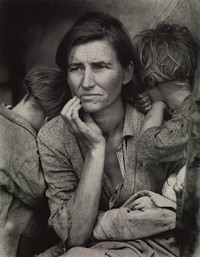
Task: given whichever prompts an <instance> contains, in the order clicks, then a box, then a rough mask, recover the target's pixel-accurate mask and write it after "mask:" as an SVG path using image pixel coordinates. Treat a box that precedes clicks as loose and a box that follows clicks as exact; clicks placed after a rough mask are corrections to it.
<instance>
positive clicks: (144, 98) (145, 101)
mask: <svg viewBox="0 0 200 257" xmlns="http://www.w3.org/2000/svg"><path fill="white" fill-rule="evenodd" d="M135 103H136V104H144V103H149V104H151V100H150V98H149V96H145V97H143V98H141V99H139V100H136V101H135Z"/></svg>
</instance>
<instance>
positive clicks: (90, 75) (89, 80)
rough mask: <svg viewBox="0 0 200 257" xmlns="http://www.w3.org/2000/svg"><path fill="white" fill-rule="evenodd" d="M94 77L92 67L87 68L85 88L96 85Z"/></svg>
mask: <svg viewBox="0 0 200 257" xmlns="http://www.w3.org/2000/svg"><path fill="white" fill-rule="evenodd" d="M94 85H95V82H94V77H93V72H92V70H91V69H85V72H84V75H83V79H82V87H83V88H91V87H94Z"/></svg>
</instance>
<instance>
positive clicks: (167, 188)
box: [162, 166, 186, 202]
mask: <svg viewBox="0 0 200 257" xmlns="http://www.w3.org/2000/svg"><path fill="white" fill-rule="evenodd" d="M185 170H186V166H183V168H182V169H180V170H179V171H178V172H176V173H172V174H171V175H170V176H169V177H168V179H167V180H166V181H165V183H164V185H163V188H162V195H163V196H164V197H166V198H168V199H170V200H172V201H173V202H176V193H175V191H174V186H175V184H176V187H177V188H182V185H183V183H184V179H185Z"/></svg>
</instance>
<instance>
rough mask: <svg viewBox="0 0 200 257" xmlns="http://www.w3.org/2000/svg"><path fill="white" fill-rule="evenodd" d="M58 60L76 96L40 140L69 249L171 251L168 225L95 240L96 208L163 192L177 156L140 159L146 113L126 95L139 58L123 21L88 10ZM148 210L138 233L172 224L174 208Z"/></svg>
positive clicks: (54, 222) (83, 252) (57, 220)
mask: <svg viewBox="0 0 200 257" xmlns="http://www.w3.org/2000/svg"><path fill="white" fill-rule="evenodd" d="M56 60H57V64H58V66H59V67H60V68H61V69H63V70H64V71H65V72H66V73H67V81H68V85H69V87H70V90H71V93H72V95H73V98H72V99H71V100H70V101H69V102H68V103H67V104H66V105H65V107H64V108H63V110H62V112H61V115H62V116H59V117H57V118H55V119H53V120H52V121H50V122H49V123H48V124H46V125H45V126H44V127H43V128H42V130H41V131H40V132H39V135H38V144H39V151H40V155H41V161H42V166H43V170H44V174H45V179H46V181H47V184H48V189H47V196H48V198H49V206H50V210H51V216H50V219H49V223H50V225H51V226H53V228H54V230H55V231H56V232H57V234H58V235H59V236H60V238H61V239H62V241H63V242H64V244H65V247H66V248H72V247H74V248H72V249H71V250H69V251H67V252H66V254H65V255H64V256H127V257H128V256H145V257H147V256H152V254H153V253H154V254H155V256H174V255H175V253H176V250H177V249H176V247H175V246H174V240H173V238H172V237H171V232H170V235H169V233H167V235H166V234H162V235H159V236H157V238H155V239H154V238H149V239H146V241H145V240H143V241H140V240H135V241H133V240H132V239H133V238H131V237H130V238H129V241H126V242H114V241H113V242H112V241H105V242H100V243H97V242H96V241H93V240H92V238H91V234H92V232H93V228H94V225H95V221H96V219H97V217H98V215H99V211H108V212H109V210H110V209H113V208H118V207H120V206H121V205H122V204H123V203H124V202H125V201H126V200H127V199H128V198H129V197H130V196H131V195H132V194H133V193H135V192H138V191H140V190H141V189H147V190H152V191H154V192H158V193H160V192H161V188H162V186H163V183H164V181H165V179H166V177H167V175H168V172H169V167H170V172H172V171H173V169H174V168H175V163H170V164H168V163H161V164H151V163H145V162H143V163H139V162H138V161H137V159H136V151H137V141H138V138H139V131H140V126H141V123H142V121H143V114H141V113H139V112H138V111H136V110H135V109H134V107H133V106H131V105H130V104H129V103H128V101H126V94H125V93H126V91H129V92H130V90H129V89H130V88H133V83H132V82H133V79H135V77H136V75H137V72H138V71H137V69H138V63H137V58H136V56H135V54H134V51H133V47H132V45H131V41H130V39H129V37H128V36H127V34H126V32H125V30H124V28H123V25H122V24H121V22H120V21H119V20H117V19H115V18H113V17H112V16H109V15H106V14H102V13H88V14H86V15H84V16H83V17H81V18H80V19H79V20H78V21H77V22H76V23H75V24H74V26H73V27H72V28H71V29H70V30H69V31H68V32H67V33H66V34H65V37H64V38H63V41H62V42H61V44H60V46H59V48H58V51H57V56H56ZM168 207H169V206H168ZM119 210H120V208H119ZM124 215H126V216H127V215H128V211H127V210H126V211H125V213H124ZM149 215H150V216H149ZM149 215H147V216H145V217H144V219H145V220H146V227H145V228H144V229H143V230H142V231H140V230H141V229H140V225H141V224H140V225H138V221H137V220H134V221H132V220H131V221H130V222H133V223H134V227H135V229H136V230H137V231H140V233H139V237H140V238H144V237H147V236H152V235H155V234H158V233H161V232H165V231H168V232H169V230H171V229H173V228H174V227H175V216H176V215H175V212H174V211H173V210H170V209H167V208H166V209H165V208H163V209H161V208H160V209H159V211H158V210H154V211H153V213H152V211H150V213H149ZM149 217H150V218H149ZM126 218H127V217H126ZM130 218H131V217H128V219H127V220H130ZM127 226H128V225H127ZM122 229H124V227H122ZM139 237H138V238H139ZM134 239H136V238H134ZM92 245H93V246H92ZM75 246H87V247H91V246H92V248H90V249H87V248H83V247H75Z"/></svg>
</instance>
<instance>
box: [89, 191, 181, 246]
mask: <svg viewBox="0 0 200 257" xmlns="http://www.w3.org/2000/svg"><path fill="white" fill-rule="evenodd" d="M143 196H146V197H149V198H150V199H151V201H152V203H153V204H154V207H153V208H152V207H151V208H149V207H145V208H144V209H142V210H131V209H129V208H128V207H123V206H122V207H120V208H116V209H112V210H109V211H106V212H102V213H100V214H99V215H98V218H97V221H96V224H95V227H94V229H93V235H92V236H93V238H95V239H96V240H98V241H105V240H113V241H116V240H119V241H127V240H136V239H142V238H147V237H149V236H153V235H154V234H155V235H156V234H159V233H162V232H164V231H168V230H169V229H170V230H172V229H174V228H175V220H176V213H175V212H176V203H174V202H173V201H171V200H169V199H167V198H166V197H163V196H162V195H160V194H157V193H154V192H151V191H148V190H142V191H140V192H138V193H136V194H134V195H133V196H131V198H130V199H129V200H128V201H131V202H133V201H135V200H137V199H138V198H140V197H143ZM166 209H170V210H172V212H171V213H170V214H171V215H168V212H166ZM169 219H171V220H172V222H169Z"/></svg>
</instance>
